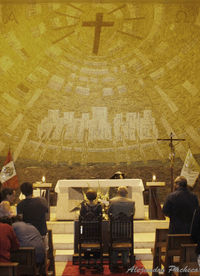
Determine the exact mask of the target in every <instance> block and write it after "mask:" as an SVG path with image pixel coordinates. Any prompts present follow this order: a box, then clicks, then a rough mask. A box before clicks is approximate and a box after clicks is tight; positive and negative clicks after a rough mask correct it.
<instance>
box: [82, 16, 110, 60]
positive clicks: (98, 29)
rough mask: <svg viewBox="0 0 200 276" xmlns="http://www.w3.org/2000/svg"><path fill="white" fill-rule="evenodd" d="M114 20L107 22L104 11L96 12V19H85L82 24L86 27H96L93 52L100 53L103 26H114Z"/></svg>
mask: <svg viewBox="0 0 200 276" xmlns="http://www.w3.org/2000/svg"><path fill="white" fill-rule="evenodd" d="M113 25H114V22H111V21H110V22H106V21H103V13H97V14H96V21H84V22H83V23H82V26H84V27H95V35H94V44H93V53H94V54H96V55H97V54H98V50H99V43H100V34H101V28H102V27H112V26H113Z"/></svg>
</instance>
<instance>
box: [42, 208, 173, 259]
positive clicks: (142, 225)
mask: <svg viewBox="0 0 200 276" xmlns="http://www.w3.org/2000/svg"><path fill="white" fill-rule="evenodd" d="M144 209H145V218H144V219H141V220H140V219H137V220H134V253H135V255H136V259H139V260H141V261H142V262H144V261H149V262H151V261H152V259H153V256H152V253H151V248H152V247H153V246H154V240H155V229H156V228H166V227H168V226H169V220H168V219H166V220H150V219H149V214H148V209H149V206H147V205H145V206H144ZM50 214H51V216H50V221H48V222H47V226H48V229H52V232H53V244H54V249H55V251H56V254H55V261H56V262H66V261H68V260H72V256H73V254H74V221H57V220H56V207H51V212H50Z"/></svg>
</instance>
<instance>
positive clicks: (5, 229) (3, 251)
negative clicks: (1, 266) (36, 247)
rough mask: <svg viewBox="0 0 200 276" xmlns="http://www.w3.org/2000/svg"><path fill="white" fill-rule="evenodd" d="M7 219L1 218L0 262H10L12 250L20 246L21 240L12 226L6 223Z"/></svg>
mask: <svg viewBox="0 0 200 276" xmlns="http://www.w3.org/2000/svg"><path fill="white" fill-rule="evenodd" d="M7 219H8V217H6V218H5V217H2V218H0V233H1V234H0V262H10V252H11V251H12V250H17V249H18V248H19V241H18V239H17V237H16V234H15V232H14V230H13V228H12V226H11V225H9V224H8V223H6V222H7Z"/></svg>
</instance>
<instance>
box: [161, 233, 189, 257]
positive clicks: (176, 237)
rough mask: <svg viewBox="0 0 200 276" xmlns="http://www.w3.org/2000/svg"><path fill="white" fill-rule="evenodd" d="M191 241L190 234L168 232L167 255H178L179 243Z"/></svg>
mask: <svg viewBox="0 0 200 276" xmlns="http://www.w3.org/2000/svg"><path fill="white" fill-rule="evenodd" d="M188 243H192V239H191V235H190V234H168V238H167V248H166V251H167V255H168V256H176V255H177V256H180V252H181V244H188Z"/></svg>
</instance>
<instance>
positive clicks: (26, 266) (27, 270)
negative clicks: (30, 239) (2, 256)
mask: <svg viewBox="0 0 200 276" xmlns="http://www.w3.org/2000/svg"><path fill="white" fill-rule="evenodd" d="M11 261H12V262H17V263H19V266H18V270H19V273H20V275H26V276H28V275H36V273H37V267H36V258H35V248H34V247H20V248H19V249H18V250H16V251H13V252H11Z"/></svg>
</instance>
